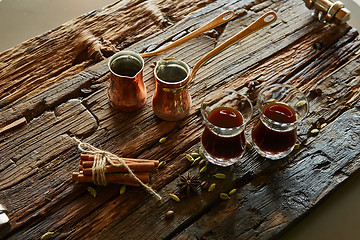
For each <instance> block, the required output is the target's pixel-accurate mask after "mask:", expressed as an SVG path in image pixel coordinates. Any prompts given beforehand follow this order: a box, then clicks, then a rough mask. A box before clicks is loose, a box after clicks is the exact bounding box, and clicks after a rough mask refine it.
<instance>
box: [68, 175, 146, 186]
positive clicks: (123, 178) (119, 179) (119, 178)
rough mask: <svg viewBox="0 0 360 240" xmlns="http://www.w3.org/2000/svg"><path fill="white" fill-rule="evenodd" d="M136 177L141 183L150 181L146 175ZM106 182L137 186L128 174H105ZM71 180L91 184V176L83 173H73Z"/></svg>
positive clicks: (135, 181)
mask: <svg viewBox="0 0 360 240" xmlns="http://www.w3.org/2000/svg"><path fill="white" fill-rule="evenodd" d="M135 175H136V177H137V178H139V179H140V180H141V181H142V182H143V183H148V182H149V181H150V176H149V174H148V173H135ZM105 177H106V181H107V182H108V183H118V184H126V185H132V186H139V185H140V184H139V183H138V181H137V180H135V179H134V178H133V177H132V176H131V175H130V174H128V173H111V174H105ZM71 179H72V180H73V181H77V182H92V181H93V180H92V176H91V175H90V176H87V175H84V174H83V172H81V171H80V172H73V174H72V177H71Z"/></svg>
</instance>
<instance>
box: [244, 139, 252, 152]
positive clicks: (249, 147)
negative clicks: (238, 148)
mask: <svg viewBox="0 0 360 240" xmlns="http://www.w3.org/2000/svg"><path fill="white" fill-rule="evenodd" d="M245 144H246V148H247V149H249V150H250V149H252V147H253V146H252V144H251V143H250V142H249V141H248V140H246V143H245Z"/></svg>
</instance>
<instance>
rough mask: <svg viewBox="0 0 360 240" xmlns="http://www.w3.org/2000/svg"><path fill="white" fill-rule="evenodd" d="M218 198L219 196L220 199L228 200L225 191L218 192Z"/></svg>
mask: <svg viewBox="0 0 360 240" xmlns="http://www.w3.org/2000/svg"><path fill="white" fill-rule="evenodd" d="M220 198H221V199H222V200H228V199H230V197H229V195H227V194H226V193H220Z"/></svg>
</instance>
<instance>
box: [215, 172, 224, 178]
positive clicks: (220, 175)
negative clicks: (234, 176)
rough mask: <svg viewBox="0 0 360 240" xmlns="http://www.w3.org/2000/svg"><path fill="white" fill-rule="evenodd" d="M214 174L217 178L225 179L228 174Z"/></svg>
mask: <svg viewBox="0 0 360 240" xmlns="http://www.w3.org/2000/svg"><path fill="white" fill-rule="evenodd" d="M213 176H214V178H217V179H225V178H226V175H225V174H223V173H216V174H214V175H213Z"/></svg>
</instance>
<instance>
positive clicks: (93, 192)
mask: <svg viewBox="0 0 360 240" xmlns="http://www.w3.org/2000/svg"><path fill="white" fill-rule="evenodd" d="M86 189H87V190H88V192H89V193H90V194H91V195H93V197H96V194H97V192H96V190H95V189H94V188H92V187H87V188H86Z"/></svg>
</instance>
